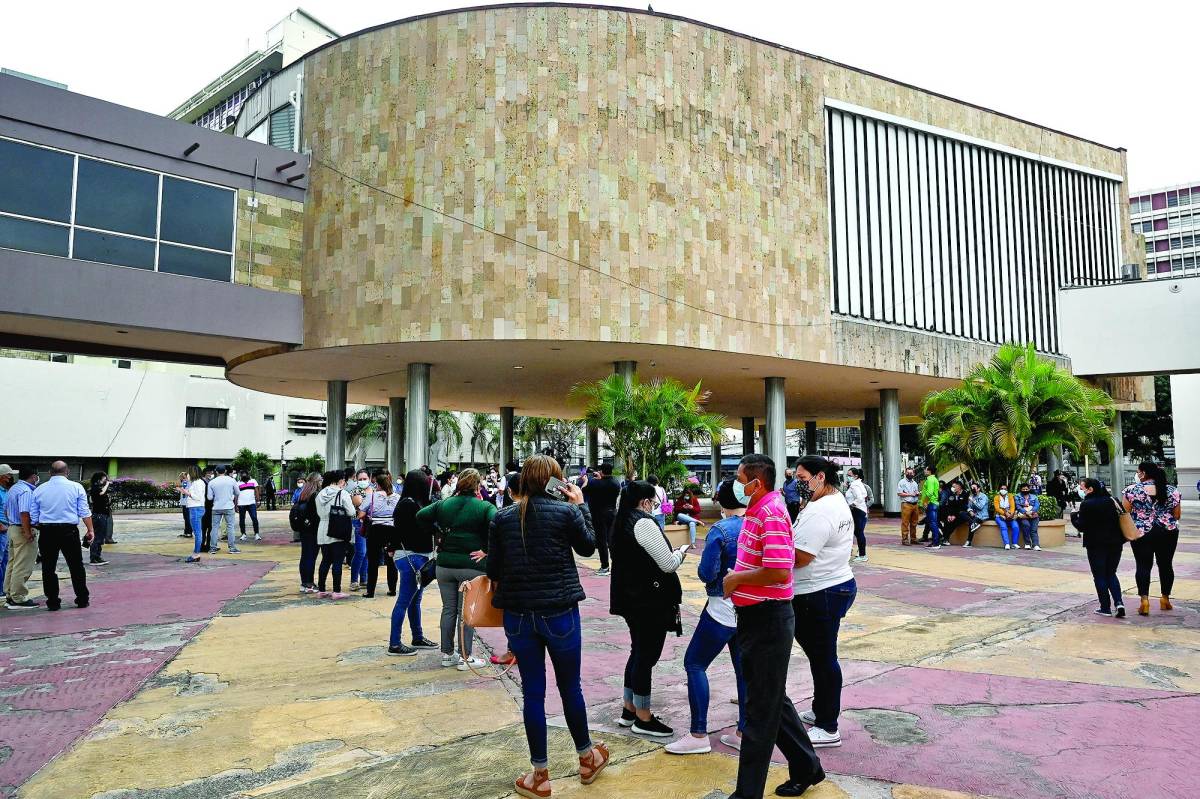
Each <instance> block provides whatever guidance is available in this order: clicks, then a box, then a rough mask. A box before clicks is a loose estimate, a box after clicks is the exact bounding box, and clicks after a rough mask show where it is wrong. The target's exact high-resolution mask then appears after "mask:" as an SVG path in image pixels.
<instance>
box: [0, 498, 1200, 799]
mask: <svg viewBox="0 0 1200 799" xmlns="http://www.w3.org/2000/svg"><path fill="white" fill-rule="evenodd" d="M1195 510H1196V509H1195V508H1189V509H1187V510H1185V521H1184V525H1183V526H1184V532H1183V536H1182V538H1181V546H1180V550H1179V553H1178V554H1177V556H1176V573H1177V581H1176V591H1175V594H1176V596H1175V597H1174V600H1175V608H1176V609H1175V610H1174V611H1172V612H1170V613H1160V612H1159V611H1158V606H1157V603H1154V606H1153V611H1152V615H1151V616H1150V617H1149V618H1139V617H1137V616H1136V614H1134V615H1133V616H1132V617H1131V618H1128V619H1125V620H1116V619H1109V618H1102V617H1099V616H1096V615H1094V614H1093V613H1092V610H1093V609H1094V608H1095V594H1094V591H1093V588H1092V583H1091V578H1090V575H1089V573H1088V571H1087V565H1086V558H1085V557H1084V554H1083V552H1082V550H1081V549H1080V548H1079V546H1078V542H1077V541H1076V540H1074V539H1068V540H1067V543H1066V545H1065V546H1063V547H1062V548H1059V549H1056V550H1053V551H1051V550H1047V551H1045V552H1040V553H1034V552H1026V551H1016V552H1011V551H1010V552H1005V551H1003V550H989V549H985V548H972V549H969V550H962V549H948V550H941V551H939V552H930V551H928V550H924V549H923V548H909V547H900V546H899V545H898V538H899V534H898V527H897V525H896V523H895V522H893V521H890V520H882V519H873V520H872V522H871V525H870V527H869V528H868V535H869V540H870V544H871V546H870V552H869V554H870V561H869V562H868V563H866V564H856V578H857V580H858V583H859V589H860V591H859V596H858V599H857V601H856V602H855V604H854V607H853V608H852V609H851V611H850V614H849V616H848V617H847V618H846V620H845V622H844V624H843V628H842V635H841V647H840V648H841V656H842V667H843V672H844V675H845V686H844V689H843V694H842V705H843V713H842V717H841V720H840V732H841V734H842V738H843V745H842V746H841V747H840V748H835V749H823V750H820V755H821V759H822V762H823V764H824V767H825V769H826V771H827V772H828V773H829V775H830V779H829V780H828V781H827V782H826V783H823V784H822V785H820V786H818V787H816V788H814V789H812V790H810V791H809V792H808V793H806V794H805V796H806V797H809V796H811V797H817V799H835V798H836V797H856V799H964V797H965V798H967V799H970V797H1003V798H1004V799H1027V798H1028V797H1047V798H1049V797H1071V799H1101V798H1103V799H1107V798H1108V797H1128V796H1133V795H1136V796H1137V797H1138V799H1176V798H1177V797H1188V796H1200V752H1198V751H1197V748H1196V747H1195V746H1193V745H1190V743H1189V742H1193V741H1194V739H1195V730H1196V722H1197V719H1200V524H1197V523H1195V522H1193V521H1192V520H1191V519H1190V518H1189V516H1190V515H1194V513H1195ZM1189 512H1190V513H1189ZM262 521H263V527H264V537H265V541H264V542H262V543H261V544H255V543H253V542H245V543H243V544H241V546H242V550H243V552H242V554H241V555H229V554H228V553H227V552H222V553H221V554H219V555H217V556H215V557H207V558H205V560H204V563H203V564H202V565H200V566H194V565H188V564H184V563H182V557H183V556H184V555H186V554H187V550H190V544H189V542H188V541H184V540H182V539H177V538H175V535H176V533H177V532H178V530H177V526H178V517H177V516H175V515H173V514H169V515H155V514H145V515H139V516H118V517H117V519H116V524H117V537H118V539H119V540H120V542H121V543H120V544H118V545H115V546H113V547H111V548H106V551H105V554H106V556H108V557H110V559H111V564H110V565H109V566H105V567H102V568H92V569H90V570H89V586H90V587H91V588H92V591H93V602H92V606H91V607H90V608H88V609H85V610H75V609H71V610H64V611H63V612H60V613H56V614H50V613H46V612H44V611H35V612H12V611H3V612H0V714H2V718H3V720H4V723H3V725H0V797H4V798H5V799H6V798H7V797H10V796H20V797H27V798H28V799H62V798H63V797H67V798H69V799H74V798H75V797H84V798H88V799H96V797H104V798H105V799H118V798H120V799H127V798H128V797H147V798H148V799H191V798H192V797H195V798H196V799H200V798H201V797H203V799H214V798H217V797H280V799H283V798H284V797H293V796H296V797H300V796H305V797H309V796H318V797H320V796H339V797H363V798H364V799H365V798H366V797H372V799H388V798H390V797H397V798H398V797H416V796H428V797H467V798H468V799H476V798H478V799H487V798H490V797H495V798H496V799H501V798H503V799H507V798H508V797H511V796H513V794H512V792H511V785H512V780H513V779H515V778H516V777H517V776H518V775H519V774H520V773H521V771H523V770H524V769H525V768H527V762H526V760H527V756H528V753H527V750H526V748H525V741H524V735H523V731H522V727H521V713H520V688H519V685H517V684H516V682H515V680H514V679H508V678H506V679H504V680H488V679H481V678H478V677H476V676H474V675H472V674H470V673H462V672H458V671H456V670H453V669H442V668H440V667H439V664H438V659H437V655H436V653H423V654H421V655H418V656H416V657H412V658H393V657H388V656H387V655H386V652H385V645H386V636H387V628H388V620H389V617H390V611H391V602H390V601H389V598H388V597H386V596H385V595H384V593H383V592H382V591H380V593H379V595H378V596H377V597H376V598H375V599H373V600H367V599H361V598H353V599H350V600H347V601H345V602H339V603H333V602H329V601H322V600H318V599H315V598H313V597H308V596H300V595H299V594H298V592H297V587H298V586H297V578H296V559H297V556H298V548H297V547H296V546H295V545H292V544H291V543H290V534H289V532H288V531H287V530H286V529H285V528H286V516H285V514H284V513H282V512H279V513H266V512H264V513H263V514H262ZM110 553H111V554H110ZM597 566H598V563H597V561H596V560H595V559H594V558H592V559H583V560H581V561H580V567H581V576H582V579H583V583H584V588H585V590H586V591H587V593H588V599H587V600H586V601H585V602H584V603H583V605H582V606H581V615H582V618H583V623H584V647H585V655H584V666H583V680H584V694H585V697H586V698H587V702H588V711H589V717H590V721H591V726H592V729H593V736H594V738H596V739H598V740H606V741H608V742H609V743H610V745H611V746H612V751H613V755H614V760H613V765H612V767H611V768H610V770H609V771H607V772H606V773H605V776H604V778H602V779H601V780H599V781H598V782H597V783H596V784H595V785H592V786H588V787H584V786H581V785H580V784H579V783H578V780H577V779H574V775H575V774H577V771H578V766H577V764H576V763H575V761H574V758H573V747H571V745H570V741H569V736H567V734H566V731H565V729H564V728H563V722H562V718H561V713H562V709H561V705H560V704H559V700H558V697H557V696H556V695H551V696H549V697H547V714H548V715H549V716H550V717H551V718H550V723H551V731H550V733H551V736H550V738H551V771H552V775H553V777H554V794H555V796H573V795H580V796H582V795H585V792H586V796H588V797H591V799H604V798H605V797H618V796H621V797H625V796H637V797H643V796H653V797H655V799H674V798H675V797H678V799H717V798H718V797H723V796H726V795H727V794H728V792H729V791H730V790H731V789H732V784H733V779H734V777H735V775H736V769H737V760H736V753H735V752H732V751H730V750H728V749H727V748H725V747H724V746H722V745H721V744H719V743H716V740H717V735H716V734H717V733H720V732H726V731H729V730H730V729H731V728H732V726H733V724H734V722H735V721H736V708H735V707H734V706H733V705H731V704H730V703H729V702H728V701H727V699H728V697H729V696H731V695H732V692H733V675H732V669H731V667H730V665H729V662H728V659H727V658H725V657H720V658H718V659H717V661H716V662H715V663H714V664H713V666H712V667H711V668H710V671H709V677H710V681H711V689H712V696H713V699H712V704H711V707H710V710H709V723H710V727H711V732H713V733H714V735H713V741H714V751H713V753H712V754H709V755H702V756H689V757H674V756H670V755H667V754H666V753H665V752H664V751H663V749H662V746H663V744H664V743H666V741H646V740H642V739H639V738H637V737H636V736H631V735H629V734H628V733H627V731H626V730H623V729H621V728H619V727H617V726H615V725H614V724H613V719H614V717H615V716H616V715H617V714H618V713H619V705H620V696H621V678H620V674H621V671H622V668H623V665H624V659H625V655H626V652H627V643H628V642H627V633H626V631H625V628H624V624H623V623H622V622H621V621H620V620H619V619H616V618H614V617H611V616H609V615H608V613H607V591H608V589H607V585H608V584H607V582H606V581H605V580H604V579H603V578H597V577H596V576H595V574H594V572H595V569H596V568H597ZM694 569H695V558H694V557H692V558H689V560H688V562H687V563H686V564H685V566H684V569H683V572H682V574H684V575H685V577H686V579H685V580H684V593H685V600H684V602H685V605H684V609H683V615H684V627H685V635H684V637H682V638H675V637H670V638H669V639H668V641H667V644H666V646H665V648H664V651H663V656H662V660H661V661H660V664H659V666H658V667H657V668H656V670H655V686H654V697H655V711H656V712H657V713H658V714H659V715H660V716H662V717H663V718H664V720H665V721H666V722H667V723H668V724H671V725H673V726H674V727H676V729H678V730H680V731H682V730H683V729H686V726H687V723H688V712H687V707H688V703H687V688H686V677H685V675H684V671H683V666H682V662H683V654H684V651H685V649H686V647H687V643H688V635H689V634H690V632H691V630H692V629H694V626H695V621H696V617H697V615H698V613H699V612H700V610H701V609H702V608H703V605H704V594H703V590H702V587H701V586H700V584H699V582H698V581H697V580H696V579H695V575H694ZM1132 572H1133V559H1132V557H1131V556H1130V555H1129V553H1128V551H1126V557H1125V558H1124V559H1123V562H1122V567H1121V570H1120V577H1121V581H1122V585H1123V586H1124V587H1125V588H1126V594H1127V595H1130V594H1132V593H1133V591H1132V588H1133V573H1132ZM36 578H37V575H35V584H34V591H33V596H34V598H39V597H38V585H37V584H36ZM347 581H348V577H347ZM1127 605H1128V606H1129V607H1130V608H1134V607H1135V606H1136V602H1135V601H1133V600H1127ZM438 612H439V602H438V597H437V592H436V590H434V591H427V592H426V596H425V601H424V621H425V627H426V631H427V634H429V635H430V636H431V637H437V636H436V630H437V616H438ZM498 632H499V631H497V630H483V631H481V632H480V635H479V639H480V640H481V642H482V644H483V645H484V646H485V647H501V646H503V640H502V639H503V636H502V634H498ZM789 684H790V695H791V697H792V698H793V700H794V701H795V702H796V705H797V706H798V708H799V709H801V710H804V709H807V707H808V703H809V701H810V700H811V679H810V677H809V672H808V664H807V662H806V660H805V659H804V656H803V655H802V654H801V653H800V651H799V648H798V647H797V648H795V650H794V651H793V660H792V668H791V672H790V675H789ZM783 778H784V771H783V769H782V768H779V767H777V768H776V769H774V770H773V773H772V780H771V783H770V784H771V785H774V784H775V783H777V782H780V781H782V780H783ZM573 780H574V781H573Z"/></svg>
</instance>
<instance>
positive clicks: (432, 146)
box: [303, 7, 1127, 377]
mask: <svg viewBox="0 0 1200 799" xmlns="http://www.w3.org/2000/svg"><path fill="white" fill-rule="evenodd" d="M305 87H306V102H305V120H304V130H305V132H306V133H305V135H306V138H307V141H306V144H307V145H308V146H309V147H310V148H311V151H312V157H313V166H312V175H311V183H310V188H309V194H308V203H309V208H308V210H307V213H306V215H305V243H306V247H305V261H304V281H303V282H304V295H305V337H306V346H307V347H329V346H338V345H348V344H372V343H384V342H406V341H430V340H474V339H559V340H568V341H569V340H587V341H615V342H639V343H661V344H675V345H684V346H692V347H699V348H704V349H710V350H723V351H730V352H740V353H753V354H758V355H767V356H777V357H784V358H791V359H799V360H807V361H821V362H830V363H841V364H848V365H854V366H873V367H875V368H879V369H886V370H892V371H921V372H922V373H924V374H938V375H941V376H945V377H956V376H960V375H961V374H962V373H963V372H964V371H965V370H966V369H967V368H969V367H970V365H971V364H973V363H976V362H978V361H979V360H980V359H981V358H983V357H986V356H987V355H989V354H990V353H991V352H992V351H993V350H992V348H990V347H987V346H985V345H976V344H971V343H964V342H961V341H955V340H952V339H946V340H944V341H943V340H940V339H939V340H935V339H934V337H931V336H925V335H922V334H920V333H912V332H910V331H898V332H892V331H887V332H886V334H885V335H884V336H883V337H882V339H881V338H878V337H874V336H872V335H868V332H870V331H876V330H878V328H874V327H868V326H864V325H856V324H855V325H850V326H847V324H846V323H844V322H842V321H839V320H835V319H833V318H831V315H830V312H829V306H830V300H829V285H828V284H829V277H828V270H829V266H828V250H829V240H828V224H829V222H828V212H827V198H826V175H825V164H824V160H825V152H826V150H825V140H824V139H825V130H824V118H823V113H822V108H823V102H824V98H825V97H826V96H828V97H831V98H836V99H840V100H844V101H847V102H851V103H855V104H858V105H862V106H867V107H870V108H874V109H877V110H880V111H884V112H887V113H891V114H895V115H897V116H901V117H906V118H909V119H913V120H917V121H921V122H925V123H928V124H931V125H937V126H939V127H943V128H948V129H951V130H956V131H960V132H962V133H964V134H967V135H971V136H976V137H979V138H984V139H989V140H992V141H995V142H999V143H1002V144H1006V145H1009V146H1012V147H1018V148H1021V149H1023V150H1028V151H1031V152H1035V153H1040V154H1045V155H1047V156H1050V157H1053V158H1056V159H1061V160H1064V161H1070V162H1073V163H1077V164H1082V165H1087V166H1091V167H1095V168H1099V169H1103V170H1106V171H1110V172H1117V173H1120V174H1124V158H1123V153H1121V152H1120V151H1116V150H1112V149H1108V148H1105V147H1101V146H1099V145H1095V144H1090V143H1087V142H1084V141H1082V140H1079V139H1074V138H1071V137H1069V136H1065V135H1061V134H1057V133H1052V132H1050V131H1047V130H1045V129H1043V128H1039V127H1036V126H1032V125H1029V124H1026V123H1023V122H1018V121H1016V120H1013V119H1009V118H1007V117H1003V116H1000V115H998V114H994V113H990V112H987V111H983V110H981V109H977V108H973V107H970V106H966V105H963V104H961V103H957V102H954V101H952V100H948V99H945V98H940V97H936V96H934V95H930V94H928V93H926V92H922V91H920V90H917V89H913V88H911V87H907V86H903V85H900V84H896V83H893V82H890V81H887V80H885V79H882V78H879V77H875V76H872V75H868V74H865V73H862V72H858V71H855V70H852V69H848V68H846V67H841V66H837V65H834V64H830V63H828V62H825V61H822V60H820V59H816V58H812V57H808V56H804V55H801V54H798V53H794V52H790V51H787V50H784V49H781V48H778V47H773V46H771V45H768V44H765V43H762V42H756V41H753V40H750V39H747V38H742V37H739V36H736V35H732V34H729V33H726V32H721V31H716V30H713V29H710V28H706V27H704V26H702V25H698V24H694V23H688V22H684V21H678V20H671V19H666V18H663V17H659V16H654V15H648V14H642V13H629V12H624V11H615V10H604V9H595V8H571V7H544V8H538V7H533V8H506V9H504V8H497V9H477V10H472V11H466V12H461V13H451V14H445V15H440V16H435V17H430V18H425V19H419V20H414V21H411V22H407V23H402V24H397V25H393V26H390V27H386V28H382V29H379V30H376V31H372V32H369V33H365V34H362V35H359V36H355V37H351V38H348V39H346V40H344V41H341V42H338V43H336V44H334V45H332V46H330V47H327V48H325V49H324V50H321V51H319V52H317V53H315V54H313V55H311V56H310V57H309V58H308V59H307V62H306V69H305ZM339 172H340V173H344V174H339ZM347 176H348V177H347ZM372 187H373V188H372ZM403 198H408V199H411V200H413V201H415V202H416V203H420V204H421V205H422V206H425V207H424V208H422V207H418V206H416V205H414V204H409V203H407V202H405V200H404V199H403ZM428 209H436V210H428ZM1126 229H1127V228H1126ZM880 340H883V341H884V343H885V344H886V346H880Z"/></svg>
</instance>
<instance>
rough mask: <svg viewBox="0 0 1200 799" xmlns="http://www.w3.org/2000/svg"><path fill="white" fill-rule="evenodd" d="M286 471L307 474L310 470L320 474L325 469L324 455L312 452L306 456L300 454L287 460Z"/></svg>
mask: <svg viewBox="0 0 1200 799" xmlns="http://www.w3.org/2000/svg"><path fill="white" fill-rule="evenodd" d="M287 466H288V471H289V472H294V473H296V474H302V475H305V476H308V475H309V474H311V473H312V472H316V473H317V474H320V473H321V472H323V471H325V456H324V455H321V454H320V453H317V452H314V453H313V454H312V455H309V456H308V457H304V456H301V457H299V458H292V459H291V460H290V461H288V464H287Z"/></svg>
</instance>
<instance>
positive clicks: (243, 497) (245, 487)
mask: <svg viewBox="0 0 1200 799" xmlns="http://www.w3.org/2000/svg"><path fill="white" fill-rule="evenodd" d="M256 488H258V481H257V480H255V479H254V478H253V477H251V478H250V479H249V480H247V481H246V482H244V483H239V484H238V500H237V502H238V504H239V505H253V504H254V503H255V502H258V497H256V496H255V495H254V489H256Z"/></svg>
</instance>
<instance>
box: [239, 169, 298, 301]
mask: <svg viewBox="0 0 1200 799" xmlns="http://www.w3.org/2000/svg"><path fill="white" fill-rule="evenodd" d="M251 197H257V198H258V208H257V209H255V208H251V207H250V205H249V203H248V202H247V201H248V200H249V199H250V198H251ZM237 202H238V212H237V216H238V222H237V252H236V253H235V255H236V260H235V261H234V272H233V273H234V278H233V279H234V282H235V283H238V284H241V285H251V286H255V287H257V288H262V289H270V290H272V291H286V292H290V293H292V294H299V293H300V265H301V249H302V247H303V234H304V205H303V203H300V202H296V201H295V200H287V199H284V198H282V197H275V196H273V195H270V194H263V193H261V192H257V193H253V192H250V191H248V190H246V189H241V190H239V191H238V198H237Z"/></svg>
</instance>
